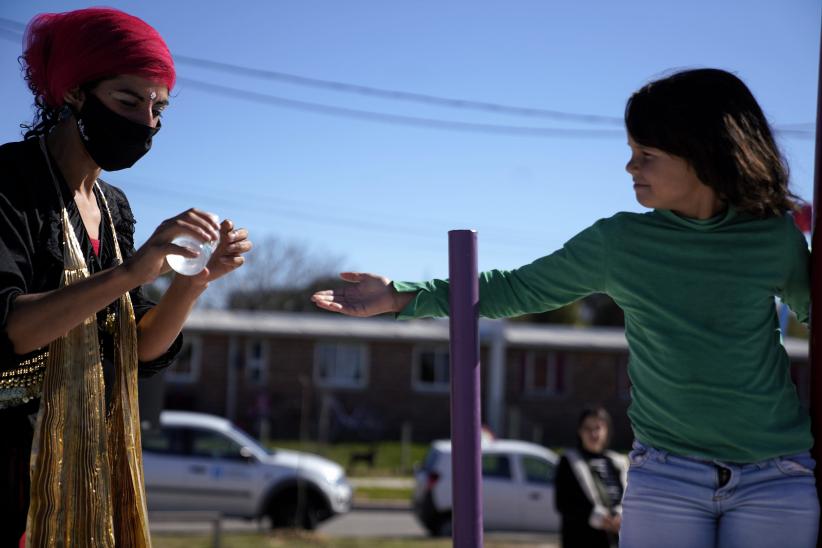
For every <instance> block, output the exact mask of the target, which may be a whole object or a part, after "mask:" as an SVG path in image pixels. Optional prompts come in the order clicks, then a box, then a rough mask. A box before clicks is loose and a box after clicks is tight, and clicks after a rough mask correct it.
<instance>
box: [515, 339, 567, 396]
mask: <svg viewBox="0 0 822 548" xmlns="http://www.w3.org/2000/svg"><path fill="white" fill-rule="evenodd" d="M537 353H540V354H546V355H547V358H548V360H547V367H548V371H547V372H546V375H547V377H548V389H543V388H539V387H536V386H534V367H535V363H534V362H535V357H536V354H537ZM559 355H560V352H557V351H556V350H538V349H530V350H526V351H525V379H524V383H523V386H524V389H523V392H524V393H525V395H527V396H535V397H540V398H552V397H561V396H564V395H566V394H567V393H568V376H567V375H564V383H563V389H562V390H561V391H560V390H558V389H557V368H558V367H559ZM565 361H566V360H563V368H565ZM565 369H566V371H564V372H563V373H567V368H565Z"/></svg>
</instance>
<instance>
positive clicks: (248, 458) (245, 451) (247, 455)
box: [240, 447, 257, 463]
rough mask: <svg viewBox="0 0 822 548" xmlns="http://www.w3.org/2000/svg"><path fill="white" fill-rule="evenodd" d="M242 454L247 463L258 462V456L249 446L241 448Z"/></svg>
mask: <svg viewBox="0 0 822 548" xmlns="http://www.w3.org/2000/svg"><path fill="white" fill-rule="evenodd" d="M240 456H241V457H242V459H243V460H244V461H246V462H247V463H252V462H257V458H256V457H255V456H254V453H252V452H251V449H249V448H248V447H243V448H242V449H240Z"/></svg>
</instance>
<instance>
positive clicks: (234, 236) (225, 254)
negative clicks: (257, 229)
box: [194, 219, 252, 283]
mask: <svg viewBox="0 0 822 548" xmlns="http://www.w3.org/2000/svg"><path fill="white" fill-rule="evenodd" d="M251 248H252V243H251V240H249V239H248V230H246V229H244V228H238V229H237V230H234V223H233V222H232V221H231V220H230V219H226V220H224V221H223V222H222V224H221V225H220V243H219V244H218V245H217V249H215V250H214V253H212V254H211V259H209V261H208V264H207V265H206V268H205V270H203V271H202V272H201V273H200V274H198V275H196V276H194V278H195V279H197V280H199V281H202V282H206V283H208V282H213V281H214V280H216V279H217V278H221V277H223V276H225V275H226V274H228V273H229V272H232V271H234V270H236V269H238V268H240V267H241V266H242V265H243V263H244V262H245V258H244V257H243V254H244V253H248V252H249V251H251Z"/></svg>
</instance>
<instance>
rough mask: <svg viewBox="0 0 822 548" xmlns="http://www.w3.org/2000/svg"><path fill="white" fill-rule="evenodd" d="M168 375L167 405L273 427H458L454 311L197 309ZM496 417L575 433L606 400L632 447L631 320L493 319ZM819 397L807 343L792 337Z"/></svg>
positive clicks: (490, 405)
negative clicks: (451, 362)
mask: <svg viewBox="0 0 822 548" xmlns="http://www.w3.org/2000/svg"><path fill="white" fill-rule="evenodd" d="M185 337H186V343H185V347H184V350H183V352H182V353H181V355H180V357H179V359H178V360H177V361H176V362H175V364H174V365H172V367H170V368H169V369H168V370H167V372H166V373H165V375H164V380H165V383H164V384H165V386H164V393H165V395H164V400H165V401H164V404H165V407H166V408H170V409H188V410H194V411H201V412H206V413H213V414H217V415H222V416H226V417H228V418H230V419H232V420H234V421H235V422H237V423H238V424H240V425H241V426H242V427H244V428H246V429H247V430H249V431H251V432H253V433H255V434H257V435H260V436H266V437H271V438H297V437H299V436H300V435H301V434H302V435H307V436H310V437H311V439H317V438H320V439H324V440H328V441H334V440H342V439H346V440H370V439H399V437H400V431H401V429H402V428H403V425H405V427H406V428H410V432H411V433H412V436H413V438H414V439H415V440H417V441H428V440H431V439H433V438H442V437H448V436H449V435H450V434H449V431H450V424H449V371H448V322H447V321H443V320H415V321H402V322H398V321H394V320H391V319H382V318H376V319H356V318H346V317H342V316H334V315H326V314H318V313H277V312H246V311H222V310H220V311H215V310H205V311H196V312H195V313H194V314H192V315H191V317H190V318H189V320H188V321H187V323H186V326H185ZM480 339H481V360H482V413H483V422H484V423H485V424H487V425H488V426H489V427H490V428H491V430H492V431H494V432H495V433H496V434H497V435H499V436H505V437H512V438H521V439H528V440H533V441H537V442H539V443H542V444H544V445H547V446H565V445H571V444H573V443H574V439H575V426H576V418H577V415H578V413H579V411H580V410H581V409H582V408H583V407H585V406H586V405H591V404H601V405H603V406H605V407H606V408H607V409H608V410H609V411H610V412H611V414H612V416H613V418H614V443H613V444H614V446H615V447H617V448H626V447H628V446H629V445H630V440H631V432H630V426H629V424H628V420H627V416H626V410H627V407H628V404H629V402H630V383H629V380H628V376H627V372H626V367H627V361H628V348H627V342H626V340H625V337H624V334H623V331H622V329H621V328H574V327H568V326H559V325H536V324H525V323H520V322H509V321H504V320H481V321H480ZM786 348H787V349H788V352H789V354H790V356H791V360H792V362H793V366H792V375H793V377H794V380H795V382H796V383H797V385H798V387H799V391H800V395H801V397H802V399H803V401H804V402H805V403H807V398H808V367H807V344H806V342H805V341H802V340H797V339H788V340H787V342H786Z"/></svg>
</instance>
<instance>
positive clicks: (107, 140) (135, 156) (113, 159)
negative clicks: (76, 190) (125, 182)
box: [74, 91, 160, 171]
mask: <svg viewBox="0 0 822 548" xmlns="http://www.w3.org/2000/svg"><path fill="white" fill-rule="evenodd" d="M74 117H75V118H76V119H77V129H78V130H80V137H81V138H82V140H83V144H84V145H85V146H86V150H87V151H88V153H89V155H91V158H92V159H93V160H94V162H95V163H96V164H97V165H98V166H100V167H101V168H103V169H104V170H106V171H117V170H120V169H126V168H127V167H131V166H133V165H134V164H135V162H137V160H139V159H140V158H142V157H143V155H144V154H145V153H146V152H148V151H149V149H150V148H151V138H152V137H154V135H155V134H156V133H157V132H158V131H160V123H159V122H158V123H157V127H149V126H145V125H143V124H138V123H136V122H132V121H131V120H129V119H128V118H125V117H123V116H120V115H119V114H117V113H116V112H114V111H112V110H111V109H109V108H108V107H107V106H106V105H104V104H103V102H102V101H100V99H98V98H97V96H96V95H94V94H93V93H91V92H88V91H87V92H86V100H85V102H84V103H83V108H82V109H80V112H77V111H75V112H74Z"/></svg>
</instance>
